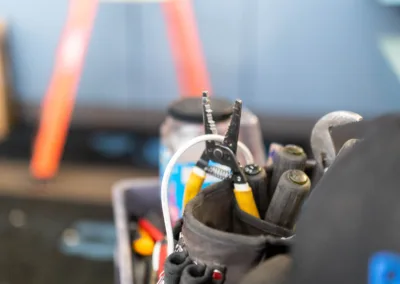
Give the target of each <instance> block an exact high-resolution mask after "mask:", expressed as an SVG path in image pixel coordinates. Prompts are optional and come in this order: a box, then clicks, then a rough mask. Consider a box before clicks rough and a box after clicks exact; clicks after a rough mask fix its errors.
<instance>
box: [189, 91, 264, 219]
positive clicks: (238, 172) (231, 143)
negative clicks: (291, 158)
mask: <svg viewBox="0 0 400 284" xmlns="http://www.w3.org/2000/svg"><path fill="white" fill-rule="evenodd" d="M202 104H203V121H204V127H205V134H218V133H217V127H216V125H215V121H214V119H213V116H212V109H211V105H210V100H209V98H208V94H207V92H203V98H202ZM241 114H242V101H241V100H236V101H235V104H234V107H233V114H232V119H231V122H230V124H229V126H228V130H227V132H226V133H225V138H224V140H223V141H222V143H219V142H216V141H206V143H205V144H206V148H205V150H204V151H203V153H202V155H201V157H200V159H199V160H198V161H197V163H196V165H195V166H194V168H193V169H192V172H191V173H190V176H189V179H188V181H187V183H186V186H185V191H184V196H183V205H184V206H186V204H187V203H188V202H189V201H190V200H191V199H192V198H194V197H195V196H196V195H197V194H198V193H199V192H200V190H201V187H202V185H203V182H204V180H205V178H206V174H207V173H209V174H211V175H214V176H217V177H219V178H223V179H231V180H232V181H233V185H234V194H235V198H236V201H237V203H238V205H239V208H240V209H241V210H243V211H245V212H247V213H248V214H250V215H253V216H255V217H258V218H259V217H260V215H259V212H258V209H257V206H256V203H255V201H254V196H253V191H252V189H251V187H250V186H249V184H248V183H247V180H246V176H245V174H244V173H243V170H242V168H241V166H240V164H239V162H238V160H237V158H236V151H237V145H238V139H239V128H240V118H241ZM210 161H213V162H216V163H219V164H221V165H223V166H227V167H229V168H230V171H227V172H225V171H224V170H223V169H220V168H218V167H215V166H209V162H210Z"/></svg>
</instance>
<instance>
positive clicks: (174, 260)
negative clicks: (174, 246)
mask: <svg viewBox="0 0 400 284" xmlns="http://www.w3.org/2000/svg"><path fill="white" fill-rule="evenodd" d="M191 263H192V260H191V259H190V258H189V256H188V254H187V252H185V251H183V252H173V253H172V254H170V255H169V256H168V257H167V259H166V260H165V263H164V283H165V284H179V281H180V279H181V276H182V272H183V270H184V269H185V267H187V266H188V265H190V264H191Z"/></svg>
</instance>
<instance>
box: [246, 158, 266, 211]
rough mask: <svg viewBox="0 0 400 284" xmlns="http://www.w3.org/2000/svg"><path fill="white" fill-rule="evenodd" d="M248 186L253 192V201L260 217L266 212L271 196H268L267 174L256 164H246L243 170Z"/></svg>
mask: <svg viewBox="0 0 400 284" xmlns="http://www.w3.org/2000/svg"><path fill="white" fill-rule="evenodd" d="M243 171H244V173H245V175H246V179H247V182H248V184H249V185H250V187H251V189H252V190H253V195H254V200H255V202H256V205H257V208H258V212H259V213H260V215H261V216H263V215H264V214H265V212H266V211H267V208H268V205H269V201H270V200H271V197H272V196H268V188H267V172H266V171H265V169H264V168H263V167H260V166H259V165H257V164H248V165H246V166H245V167H244V169H243Z"/></svg>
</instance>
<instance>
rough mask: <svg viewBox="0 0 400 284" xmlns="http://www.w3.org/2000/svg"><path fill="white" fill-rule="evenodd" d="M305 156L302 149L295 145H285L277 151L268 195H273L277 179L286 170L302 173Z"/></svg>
mask: <svg viewBox="0 0 400 284" xmlns="http://www.w3.org/2000/svg"><path fill="white" fill-rule="evenodd" d="M306 161H307V155H306V153H305V152H304V150H303V148H301V147H299V146H296V145H286V146H285V147H283V148H282V149H281V150H280V151H277V152H276V153H275V156H274V160H273V170H272V177H271V183H270V192H271V193H270V194H271V195H273V193H274V192H275V189H276V186H277V185H278V182H279V179H280V178H281V176H282V174H283V173H284V172H286V171H287V170H301V171H304V168H305V166H306Z"/></svg>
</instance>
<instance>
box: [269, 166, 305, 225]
mask: <svg viewBox="0 0 400 284" xmlns="http://www.w3.org/2000/svg"><path fill="white" fill-rule="evenodd" d="M310 186H311V183H310V179H309V178H308V176H307V175H306V174H305V173H304V172H303V171H300V170H289V171H286V172H285V173H283V175H282V176H281V179H280V180H279V183H278V186H277V187H276V190H275V193H274V195H273V197H272V200H271V203H270V205H269V208H268V210H267V213H266V214H265V220H266V221H270V222H272V223H274V224H276V225H278V226H282V227H284V228H287V229H292V228H293V226H294V224H295V222H296V219H297V216H298V214H299V212H300V209H301V206H302V205H303V202H304V200H305V198H306V197H307V196H308V194H309V192H310Z"/></svg>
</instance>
